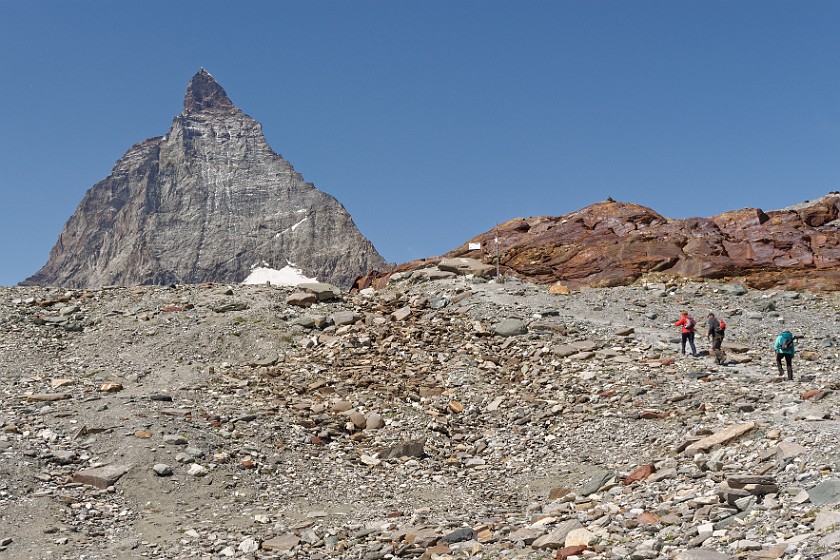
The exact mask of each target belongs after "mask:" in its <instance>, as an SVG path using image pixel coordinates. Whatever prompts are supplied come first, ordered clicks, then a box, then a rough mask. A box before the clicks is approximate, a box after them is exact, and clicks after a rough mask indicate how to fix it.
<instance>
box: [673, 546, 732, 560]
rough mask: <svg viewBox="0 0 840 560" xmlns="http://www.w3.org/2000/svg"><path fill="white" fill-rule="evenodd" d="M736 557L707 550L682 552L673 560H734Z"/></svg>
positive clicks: (696, 549)
mask: <svg viewBox="0 0 840 560" xmlns="http://www.w3.org/2000/svg"><path fill="white" fill-rule="evenodd" d="M736 558H737V557H736V556H732V555H730V554H724V553H723V552H717V551H715V550H711V549H708V548H693V549H691V550H683V551H681V552H678V553H677V555H676V556H674V560H736Z"/></svg>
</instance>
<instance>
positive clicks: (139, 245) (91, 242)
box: [23, 68, 386, 287]
mask: <svg viewBox="0 0 840 560" xmlns="http://www.w3.org/2000/svg"><path fill="white" fill-rule="evenodd" d="M263 263H265V264H267V265H269V266H271V267H273V268H278V269H279V268H283V267H284V266H286V265H287V264H289V263H293V264H294V265H295V266H296V267H298V268H300V269H302V271H303V272H304V274H306V275H307V276H315V277H317V278H318V279H319V280H322V281H326V282H332V283H334V284H337V285H341V286H347V285H349V284H350V283H351V282H352V281H353V279H354V278H355V277H356V276H358V275H359V274H362V273H364V272H365V271H367V270H370V269H377V268H379V269H381V268H383V267H384V266H385V265H386V263H385V261H384V259H383V258H382V257H381V256H380V255H379V254H378V253H377V251H376V249H375V248H374V247H373V245H372V244H371V242H370V241H369V240H367V239H366V238H365V237H364V236H362V234H361V233H360V232H359V230H358V229H357V228H356V225H355V224H354V223H353V220H352V219H351V217H350V215H349V214H348V213H347V211H346V210H345V209H344V207H343V206H342V205H341V204H340V203H339V202H338V201H337V200H336V199H335V198H333V197H332V196H330V195H328V194H325V193H323V192H321V191H319V190H318V189H316V188H315V187H314V186H313V185H312V184H311V183H307V182H305V181H304V180H303V178H302V177H301V175H300V174H299V173H297V172H296V171H295V170H294V169H293V167H292V165H291V164H290V163H289V162H288V161H286V160H285V159H283V158H282V157H281V156H280V155H278V154H277V153H275V152H274V151H272V149H271V148H270V147H269V146H268V144H267V142H266V140H265V137H264V136H263V133H262V128H261V126H260V124H259V123H258V122H256V121H255V120H254V119H252V118H251V117H249V116H248V115H246V114H244V113H243V112H242V111H240V110H239V109H238V108H237V107H236V106H235V105H234V104H233V103H232V102H231V100H230V98H229V97H228V96H227V94H226V93H225V90H224V89H223V88H222V86H221V85H219V84H218V83H217V82H216V80H214V79H213V77H212V76H211V75H210V74H209V73H208V72H207V71H205V70H204V69H203V68H202V69H201V70H200V71H199V72H198V73H197V74H196V75H195V76H193V78H192V79H191V80H190V83H189V86H188V88H187V92H186V95H185V97H184V111H183V112H182V113H181V114H180V115H178V116H176V117H175V118H174V120H173V123H172V126H171V128H170V129H169V132H168V133H167V134H166V136H163V137H156V138H151V139H148V140H145V141H143V142H140V143H138V144H136V145H134V146H133V147H131V148H130V149H129V150H128V151H127V152H126V154H125V155H124V156H123V157H122V158H121V159H120V160H119V161H117V163H116V165H115V166H114V168H113V170H112V172H111V174H110V175H109V176H108V177H107V178H106V179H104V180H103V181H100V182H99V183H97V184H96V185H94V186H93V187H92V188H91V189H90V190H89V191H88V192H87V193H86V194H85V196H84V198H83V200H82V202H81V203H80V204H79V207H78V209H77V210H76V212H75V213H74V214H73V216H72V217H71V218H70V220H69V221H68V222H67V224H66V225H65V226H64V229H63V231H62V232H61V235H60V236H59V238H58V242H57V243H56V244H55V246H54V247H53V249H52V251H51V252H50V257H49V260H48V262H47V264H46V265H45V266H44V267H43V268H42V269H41V270H40V271H38V272H37V273H36V274H35V275H34V276H32V277H30V278H28V279H27V280H26V281H24V282H23V284H30V285H31V284H41V285H62V286H69V287H97V286H102V285H110V284H118V285H135V284H172V283H201V282H240V281H242V280H243V279H245V277H246V276H247V275H248V273H249V272H250V270H251V269H252V267H254V266H255V265H260V264H263Z"/></svg>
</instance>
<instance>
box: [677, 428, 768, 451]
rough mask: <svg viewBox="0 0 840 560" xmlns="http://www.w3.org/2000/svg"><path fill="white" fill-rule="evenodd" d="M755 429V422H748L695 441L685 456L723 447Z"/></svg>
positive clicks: (687, 448) (687, 449)
mask: <svg viewBox="0 0 840 560" xmlns="http://www.w3.org/2000/svg"><path fill="white" fill-rule="evenodd" d="M753 429H755V422H746V423H744V424H738V425H737V426H729V427H728V428H724V429H723V430H720V431H718V432H715V433H713V434H712V435H710V436H707V437H704V438H703V439H701V440H699V441H695V442H694V443H692V444H691V445H689V446H688V447H686V448H685V454H686V455H694V454H695V453H700V452H704V451H708V450H709V449H711V448H712V447H714V446H715V445H722V444H724V443H727V442H729V441H732V440H733V439H735V438H738V437H740V436H742V435H744V434H746V433H747V432H750V431H752V430H753Z"/></svg>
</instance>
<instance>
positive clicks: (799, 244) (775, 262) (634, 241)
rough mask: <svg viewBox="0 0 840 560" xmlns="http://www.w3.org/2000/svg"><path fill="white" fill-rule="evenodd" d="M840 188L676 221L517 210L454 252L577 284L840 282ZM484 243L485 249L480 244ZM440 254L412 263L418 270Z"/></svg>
mask: <svg viewBox="0 0 840 560" xmlns="http://www.w3.org/2000/svg"><path fill="white" fill-rule="evenodd" d="M838 217H840V193H831V194H829V195H827V196H824V197H822V198H820V199H818V200H815V201H809V202H805V203H803V204H799V205H796V206H794V207H791V208H787V209H784V210H775V211H769V212H764V211H762V210H760V209H757V208H747V209H743V210H736V211H732V212H726V213H724V214H721V215H719V216H714V217H712V218H689V219H685V220H673V219H668V218H665V217H663V216H661V215H659V214H657V213H656V212H654V211H653V210H651V209H650V208H646V207H644V206H639V205H636V204H627V203H622V202H615V201H613V200H607V201H604V202H599V203H596V204H593V205H591V206H588V207H586V208H583V209H582V210H579V211H577V212H573V213H571V214H567V215H565V216H559V217H548V216H540V217H533V218H528V219H522V218H517V219H515V220H511V221H509V222H506V223H504V224H501V225H499V226H498V227H497V228H495V229H493V230H491V231H488V232H486V233H484V234H481V235H479V236H477V237H474V238H473V239H470V240H469V241H468V242H467V243H465V244H464V245H462V246H461V247H459V248H458V249H455V250H453V251H451V252H450V253H447V254H446V255H445V257H470V258H474V259H477V260H481V261H483V262H485V263H493V262H495V257H496V251H497V250H496V245H495V239H496V238H498V240H499V247H498V255H499V260H500V262H501V269H502V271H503V272H504V273H507V274H513V275H515V276H518V277H521V278H525V279H529V280H531V281H534V282H537V283H553V282H561V283H563V284H566V285H568V286H569V287H572V288H574V287H578V286H583V285H588V286H603V287H606V286H618V285H626V284H630V283H632V282H634V281H635V280H637V279H639V278H640V277H642V276H644V275H649V274H651V273H659V275H661V276H674V277H683V278H695V279H700V278H718V279H719V278H738V279H741V280H743V281H744V282H746V283H747V284H749V285H751V286H753V287H756V288H771V287H783V288H790V289H805V288H807V289H815V290H837V289H840V228H838V224H837V220H838ZM470 243H480V244H481V249H480V250H470V249H469V244H470ZM438 260H439V259H428V260H427V261H423V262H418V261H415V262H412V263H407V264H406V265H402V266H400V267H398V268H397V269H396V270H398V271H399V270H411V269H416V268H421V267H423V266H427V265H428V264H429V263H436V262H437V261H438Z"/></svg>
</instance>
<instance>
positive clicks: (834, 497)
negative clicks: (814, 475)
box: [808, 478, 840, 506]
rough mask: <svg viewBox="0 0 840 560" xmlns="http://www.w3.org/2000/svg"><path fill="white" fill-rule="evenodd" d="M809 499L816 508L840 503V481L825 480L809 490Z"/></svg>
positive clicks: (836, 479) (834, 479)
mask: <svg viewBox="0 0 840 560" xmlns="http://www.w3.org/2000/svg"><path fill="white" fill-rule="evenodd" d="M808 498H809V499H810V500H811V503H812V504H814V505H815V506H824V505H827V504H836V503H840V479H838V478H828V479H826V480H823V481H822V482H820V483H819V484H817V485H816V486H814V487H813V488H811V489H810V490H808Z"/></svg>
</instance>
